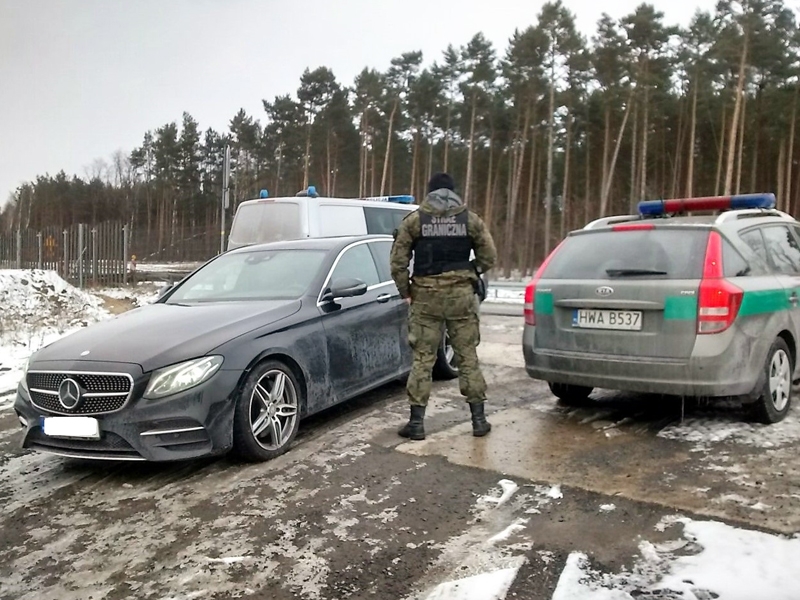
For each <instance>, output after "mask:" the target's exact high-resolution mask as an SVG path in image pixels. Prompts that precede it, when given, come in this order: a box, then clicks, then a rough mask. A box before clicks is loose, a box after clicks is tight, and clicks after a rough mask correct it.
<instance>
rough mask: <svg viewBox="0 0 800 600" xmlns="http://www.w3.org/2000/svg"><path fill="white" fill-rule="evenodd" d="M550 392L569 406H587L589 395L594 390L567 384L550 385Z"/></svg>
mask: <svg viewBox="0 0 800 600" xmlns="http://www.w3.org/2000/svg"><path fill="white" fill-rule="evenodd" d="M547 385H549V386H550V391H551V392H553V395H554V396H555V397H556V398H558V399H559V400H560V401H561V402H562V403H563V404H566V405H567V406H585V405H586V404H587V403H588V401H589V395H590V394H591V393H592V391H594V388H590V387H585V386H582V385H569V384H566V383H550V382H548V384H547Z"/></svg>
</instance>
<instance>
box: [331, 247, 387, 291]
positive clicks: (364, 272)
mask: <svg viewBox="0 0 800 600" xmlns="http://www.w3.org/2000/svg"><path fill="white" fill-rule="evenodd" d="M343 277H350V278H355V279H360V280H361V281H363V282H364V283H366V284H367V285H375V284H377V283H380V281H381V280H380V277H379V276H378V268H377V267H376V266H375V260H374V259H373V258H372V252H370V251H369V248H368V247H367V244H359V245H358V246H353V247H352V248H350V249H349V250H346V251H345V253H344V254H342V256H341V257H340V258H339V262H338V263H336V267H335V268H334V270H333V275H331V281H332V282H333V281H335V280H337V279H340V278H343Z"/></svg>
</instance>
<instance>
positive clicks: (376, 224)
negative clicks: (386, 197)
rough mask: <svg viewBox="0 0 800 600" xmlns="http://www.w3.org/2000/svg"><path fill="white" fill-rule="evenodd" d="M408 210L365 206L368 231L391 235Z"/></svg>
mask: <svg viewBox="0 0 800 600" xmlns="http://www.w3.org/2000/svg"><path fill="white" fill-rule="evenodd" d="M407 214H408V212H406V211H404V210H395V209H389V208H370V207H365V208H364V217H365V218H366V220H367V233H374V234H383V235H390V234H391V233H392V232H393V231H394V230H395V229H397V228H398V227H399V226H400V222H401V221H402V220H403V217H405V216H406V215H407Z"/></svg>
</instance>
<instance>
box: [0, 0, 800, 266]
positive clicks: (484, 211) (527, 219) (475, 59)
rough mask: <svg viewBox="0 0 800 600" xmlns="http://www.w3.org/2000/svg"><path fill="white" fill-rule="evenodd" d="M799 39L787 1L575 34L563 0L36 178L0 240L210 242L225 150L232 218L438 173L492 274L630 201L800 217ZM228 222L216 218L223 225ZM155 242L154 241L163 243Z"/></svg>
mask: <svg viewBox="0 0 800 600" xmlns="http://www.w3.org/2000/svg"><path fill="white" fill-rule="evenodd" d="M799 75H800V34H799V33H798V25H797V19H796V14H795V11H794V10H792V8H790V7H789V6H788V5H787V4H786V3H785V2H784V1H783V0H744V1H733V0H723V1H721V2H719V3H718V4H717V5H716V8H715V10H714V11H713V12H700V11H699V12H697V13H696V14H695V15H694V17H693V18H692V19H691V22H690V24H689V26H688V27H686V28H682V27H678V26H674V25H671V24H669V23H665V21H664V16H663V14H662V13H661V12H659V11H657V10H656V9H655V8H654V7H653V6H652V5H649V4H642V5H640V6H639V7H638V8H636V10H635V11H634V12H633V13H631V14H629V15H627V16H624V17H623V18H621V19H619V20H615V19H612V18H611V17H609V16H608V15H603V17H602V18H601V19H600V20H599V22H598V23H597V27H596V30H595V31H594V33H593V34H592V35H591V36H590V37H589V38H587V37H585V36H583V35H582V34H581V33H580V32H578V30H577V29H576V25H575V15H574V14H573V13H572V12H571V11H570V10H568V8H567V7H566V6H565V5H564V4H563V3H562V2H561V1H560V0H559V1H556V2H548V3H547V4H545V5H544V6H543V7H542V8H541V10H540V12H539V14H538V15H537V18H536V22H535V24H533V25H532V26H530V27H528V28H526V29H524V30H517V31H515V33H514V34H513V36H512V37H511V39H510V40H509V41H508V44H507V46H506V47H505V48H497V47H494V46H493V44H492V43H490V42H489V41H488V40H487V39H486V38H485V37H484V36H483V35H482V34H481V33H477V34H476V35H475V36H474V37H472V39H470V40H467V41H466V42H465V43H464V44H463V45H452V44H451V45H448V46H447V48H445V49H444V51H443V53H442V55H441V56H438V57H436V58H435V59H434V60H432V61H430V62H428V61H426V60H425V59H424V57H423V56H422V53H421V52H419V51H410V52H407V53H404V54H402V55H401V56H398V57H396V58H394V59H392V60H391V63H390V65H389V66H388V68H387V69H386V71H383V72H381V71H377V70H374V69H368V68H365V69H364V70H363V71H361V72H360V73H359V74H358V75H357V76H356V77H355V80H354V81H353V82H352V83H349V84H348V83H345V82H342V81H339V80H338V79H337V78H336V76H335V75H334V73H333V72H332V71H331V70H330V69H329V68H327V67H324V66H320V67H317V68H314V69H306V71H305V72H304V73H303V74H302V75H301V77H300V84H299V86H298V88H297V90H295V91H294V92H293V93H287V94H285V95H280V96H277V97H275V98H272V99H269V100H264V101H263V107H264V113H262V114H260V115H252V114H247V113H246V112H245V111H244V110H240V111H239V112H238V113H237V114H236V115H234V116H233V118H232V119H231V120H230V123H229V127H228V129H227V130H226V131H215V130H214V129H205V130H202V129H201V126H200V124H199V123H198V122H197V121H196V120H195V119H194V118H192V116H191V115H189V114H188V113H184V114H183V115H182V118H181V119H180V120H178V121H176V122H172V123H167V124H165V125H163V126H161V127H158V128H156V129H154V130H152V131H148V132H146V133H145V134H144V136H143V139H142V143H141V146H139V147H138V148H135V149H133V150H132V151H131V152H130V153H129V154H125V153H123V152H117V153H116V154H115V155H113V156H112V157H110V159H109V160H97V161H95V163H93V165H92V166H91V167H89V168H88V169H87V172H86V173H85V175H84V176H83V177H79V176H69V175H67V174H65V173H63V172H61V173H58V174H57V175H55V176H51V175H42V176H39V177H37V178H36V179H35V181H31V182H29V183H26V184H25V185H23V186H21V187H20V188H19V189H17V190H16V191H15V192H14V194H13V197H12V199H11V201H10V202H8V203H7V204H6V205H5V206H4V208H3V210H2V212H0V227H2V230H3V231H10V230H14V229H17V228H44V227H48V226H59V227H65V226H68V225H70V224H73V223H78V222H83V223H89V224H93V223H97V222H100V221H105V220H110V219H116V220H121V221H126V222H128V223H129V224H130V226H131V227H132V228H134V229H137V228H139V229H148V230H156V231H158V237H159V239H163V240H165V241H168V242H169V243H175V242H176V236H179V235H180V233H179V232H180V231H181V230H182V229H183V228H186V227H193V228H197V227H209V228H211V229H214V230H216V231H218V230H219V221H220V214H219V213H220V210H219V205H220V196H221V187H222V181H221V180H222V162H223V156H224V148H225V146H226V145H230V148H231V156H232V163H231V164H232V175H231V188H230V189H231V194H230V196H231V200H232V202H231V209H230V211H231V214H232V211H233V210H235V207H236V205H237V204H238V203H239V202H241V201H243V200H246V199H249V198H253V197H257V196H258V194H259V191H260V190H261V189H268V190H269V194H270V196H280V195H294V194H295V193H296V192H297V191H298V190H300V189H304V188H306V187H307V186H308V185H315V186H316V188H317V190H318V191H319V192H320V193H321V194H323V195H329V196H342V197H358V196H375V195H383V194H401V193H411V194H414V195H415V196H417V198H421V197H422V196H423V195H424V192H425V182H426V181H427V179H428V178H429V177H430V175H431V173H432V172H433V171H438V170H445V171H449V172H451V173H452V174H453V175H454V177H455V178H456V181H457V182H458V187H459V189H458V191H459V192H460V193H461V194H462V196H463V197H464V199H465V200H466V202H467V203H468V204H469V206H470V207H471V208H473V209H474V210H476V211H478V212H479V213H480V214H481V215H482V216H483V217H484V218H485V219H486V221H487V222H489V223H490V225H491V228H492V231H493V232H494V234H495V237H496V240H497V243H498V246H499V249H500V252H501V263H502V265H503V266H504V267H506V268H511V267H525V268H532V267H533V266H534V265H535V264H536V263H537V262H538V261H540V260H541V258H542V257H543V256H544V255H545V254H546V253H547V252H548V251H549V250H550V249H552V248H553V246H554V245H555V244H556V243H557V242H558V240H559V239H560V238H561V236H563V235H564V233H565V232H567V231H569V230H571V229H574V228H577V227H581V226H583V225H584V224H585V223H586V222H587V221H588V220H591V219H593V218H597V217H598V216H602V215H607V214H613V213H620V212H623V213H627V212H629V211H631V210H635V205H636V203H637V202H638V201H639V200H641V199H652V198H667V197H683V196H698V195H722V194H735V193H745V192H760V191H769V192H774V193H775V194H776V196H777V198H778V202H779V205H780V207H781V208H783V209H785V210H787V211H789V212H792V213H794V214H797V213H798V211H799V209H800V169H798V168H797V164H798V159H797V156H798V153H799V152H798V148H797V146H798V145H800V143H796V142H797V140H796V135H795V131H796V125H797V123H796V121H797V109H798V90H799V89H800V87H798V76H799ZM228 222H230V218H228ZM165 243H166V242H165Z"/></svg>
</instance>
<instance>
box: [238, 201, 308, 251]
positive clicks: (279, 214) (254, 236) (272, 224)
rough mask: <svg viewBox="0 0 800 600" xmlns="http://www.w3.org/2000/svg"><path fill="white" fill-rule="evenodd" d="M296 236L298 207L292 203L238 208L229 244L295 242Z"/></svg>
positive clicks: (270, 203) (251, 205)
mask: <svg viewBox="0 0 800 600" xmlns="http://www.w3.org/2000/svg"><path fill="white" fill-rule="evenodd" d="M300 237H302V236H301V235H300V206H299V205H298V204H296V203H285V202H281V203H277V202H257V203H255V204H242V205H241V206H240V207H239V209H238V210H237V211H236V219H235V220H234V223H233V227H232V228H231V235H230V240H231V242H232V243H234V244H236V245H248V244H257V243H262V242H280V241H284V240H296V239H299V238H300Z"/></svg>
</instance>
